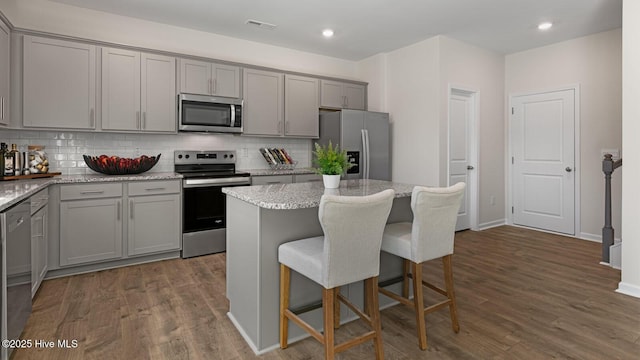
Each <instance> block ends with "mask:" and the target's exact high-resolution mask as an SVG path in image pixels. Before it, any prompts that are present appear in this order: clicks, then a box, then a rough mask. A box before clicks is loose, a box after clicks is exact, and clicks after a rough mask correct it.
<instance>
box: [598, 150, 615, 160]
mask: <svg viewBox="0 0 640 360" xmlns="http://www.w3.org/2000/svg"><path fill="white" fill-rule="evenodd" d="M605 154H611V159H612V160H613V161H616V160H619V159H620V149H602V150H600V155H602V158H603V159H604V155H605Z"/></svg>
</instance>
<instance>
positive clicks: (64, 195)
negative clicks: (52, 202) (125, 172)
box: [60, 183, 122, 200]
mask: <svg viewBox="0 0 640 360" xmlns="http://www.w3.org/2000/svg"><path fill="white" fill-rule="evenodd" d="M120 196H122V183H112V184H110V183H98V184H83V185H63V186H62V187H61V188H60V200H76V199H98V198H108V197H120Z"/></svg>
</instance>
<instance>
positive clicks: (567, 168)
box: [564, 166, 573, 172]
mask: <svg viewBox="0 0 640 360" xmlns="http://www.w3.org/2000/svg"><path fill="white" fill-rule="evenodd" d="M564 171H566V172H571V171H573V169H572V168H571V167H569V166H567V167H566V168H565V169H564Z"/></svg>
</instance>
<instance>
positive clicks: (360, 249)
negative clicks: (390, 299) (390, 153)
mask: <svg viewBox="0 0 640 360" xmlns="http://www.w3.org/2000/svg"><path fill="white" fill-rule="evenodd" d="M393 198H394V191H393V190H385V191H382V192H379V193H377V194H373V195H369V196H335V195H324V196H322V199H321V200H320V208H319V210H318V218H319V219H320V224H321V225H322V230H323V232H324V236H318V237H313V238H308V239H302V240H296V241H291V242H288V243H284V244H282V245H280V246H279V247H278V261H279V262H280V347H281V348H283V349H286V348H287V346H288V344H287V338H288V332H289V320H292V321H293V322H295V323H296V324H297V325H299V326H300V327H301V328H302V329H304V330H305V331H307V332H308V333H310V334H311V335H312V336H313V337H314V338H315V339H316V340H318V341H320V342H321V343H322V344H324V348H325V359H333V358H334V355H335V353H338V352H341V351H344V350H346V349H348V348H350V347H352V346H355V345H359V344H361V343H363V342H365V341H368V340H373V343H374V348H375V353H376V359H383V358H384V352H383V350H382V338H381V326H380V312H379V305H378V296H377V294H378V274H379V271H380V243H381V242H382V233H383V230H384V227H385V224H386V222H387V218H388V216H389V212H390V211H391V205H392V203H393ZM291 269H293V270H295V271H296V272H298V273H300V274H302V275H304V276H306V277H307V278H309V279H311V280H313V281H315V282H316V283H318V284H320V285H322V287H323V289H322V310H323V319H324V320H323V323H324V335H323V334H321V333H320V332H319V331H317V330H315V329H314V328H312V327H311V326H310V325H309V324H307V323H306V322H304V321H303V320H302V319H301V318H300V317H298V315H296V314H294V313H293V312H292V311H291V310H290V309H289V290H290V286H291ZM361 280H364V281H365V289H367V290H368V292H369V294H367V295H366V299H367V302H368V304H367V306H366V307H365V308H366V309H367V311H366V312H367V313H366V314H365V313H364V312H362V311H360V309H358V308H356V307H355V306H354V305H353V304H352V303H351V302H349V300H347V299H346V298H344V297H343V296H342V295H341V294H340V291H339V290H340V286H342V285H346V284H350V283H354V282H357V281H361ZM338 301H342V302H343V303H344V304H345V305H347V306H348V307H349V308H350V309H351V310H353V311H354V312H355V313H356V314H358V316H360V318H361V319H362V320H363V321H365V322H366V323H368V324H369V325H370V326H371V329H372V331H369V332H367V333H366V334H364V335H361V336H358V337H356V338H353V339H351V340H348V341H346V342H344V343H341V344H338V345H335V344H334V325H335V327H336V328H337V325H339V324H337V322H338V321H337V319H336V318H335V317H334V315H335V314H336V311H335V310H336V308H337V309H338V310H339V308H340V304H339V302H338Z"/></svg>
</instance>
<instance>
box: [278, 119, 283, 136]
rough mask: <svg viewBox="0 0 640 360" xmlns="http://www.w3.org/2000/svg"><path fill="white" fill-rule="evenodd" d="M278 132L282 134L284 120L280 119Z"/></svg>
mask: <svg viewBox="0 0 640 360" xmlns="http://www.w3.org/2000/svg"><path fill="white" fill-rule="evenodd" d="M278 134H282V121H278Z"/></svg>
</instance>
